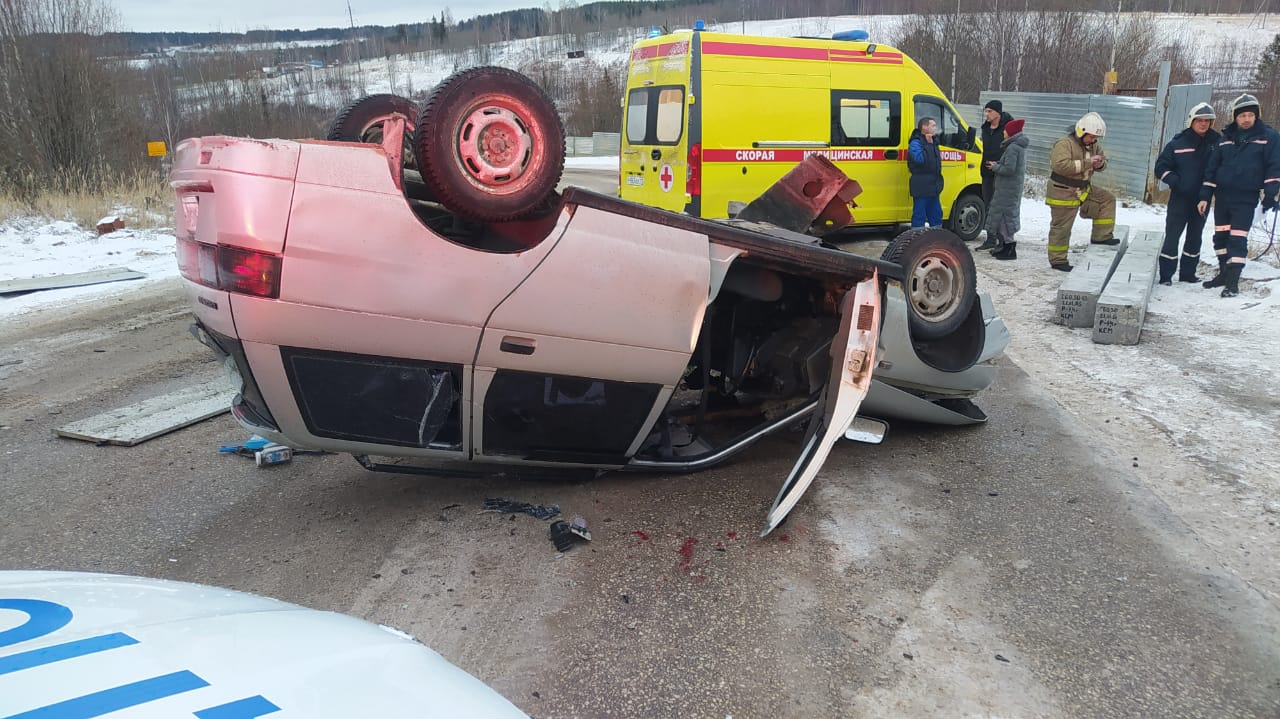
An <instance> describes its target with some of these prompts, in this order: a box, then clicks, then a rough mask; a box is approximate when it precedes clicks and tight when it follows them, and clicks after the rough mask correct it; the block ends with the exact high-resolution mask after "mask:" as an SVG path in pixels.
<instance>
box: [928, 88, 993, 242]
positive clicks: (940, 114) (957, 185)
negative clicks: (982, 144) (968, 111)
mask: <svg viewBox="0 0 1280 719" xmlns="http://www.w3.org/2000/svg"><path fill="white" fill-rule="evenodd" d="M915 112H916V117H932V118H934V119H935V120H937V121H938V135H937V137H936V139H937V142H938V150H939V152H940V154H941V155H942V197H941V201H942V216H943V217H944V218H946V219H948V220H949V219H951V210H952V206H953V205H954V204H955V201H956V197H958V196H959V195H960V192H961V191H962V190H964V189H965V187H967V186H968V184H969V175H970V174H971V173H972V172H973V171H974V170H975V169H976V168H977V166H978V164H979V163H981V162H982V153H981V152H978V151H977V150H976V149H975V147H976V143H974V141H973V139H972V138H971V137H970V135H969V128H967V127H965V124H964V122H963V121H961V120H960V116H959V115H957V114H956V112H955V110H953V109H952V108H951V105H950V104H948V103H947V101H946V100H942V99H940V98H936V97H928V96H925V95H917V96H916V97H915Z"/></svg>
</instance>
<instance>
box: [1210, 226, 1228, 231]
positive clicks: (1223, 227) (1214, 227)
mask: <svg viewBox="0 0 1280 719" xmlns="http://www.w3.org/2000/svg"><path fill="white" fill-rule="evenodd" d="M1229 229H1231V225H1214V226H1213V231H1214V232H1224V231H1226V230H1229Z"/></svg>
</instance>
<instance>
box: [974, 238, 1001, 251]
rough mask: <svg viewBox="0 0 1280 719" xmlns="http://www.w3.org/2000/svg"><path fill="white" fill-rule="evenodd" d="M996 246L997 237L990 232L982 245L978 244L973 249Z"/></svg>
mask: <svg viewBox="0 0 1280 719" xmlns="http://www.w3.org/2000/svg"><path fill="white" fill-rule="evenodd" d="M995 248H996V238H994V237H992V236H991V234H990V233H988V234H987V239H986V241H984V242H983V243H982V244H981V245H978V246H977V247H975V248H973V251H974V252H977V251H978V250H993V249H995Z"/></svg>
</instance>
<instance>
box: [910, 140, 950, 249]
mask: <svg viewBox="0 0 1280 719" xmlns="http://www.w3.org/2000/svg"><path fill="white" fill-rule="evenodd" d="M937 132H938V122H937V121H936V120H934V119H933V118H932V117H922V118H920V120H919V121H918V122H916V129H915V132H912V133H911V142H909V143H907V169H908V170H910V172H911V179H910V185H909V186H908V187H909V188H910V190H911V197H912V208H911V226H912V227H924V225H925V223H926V222H927V223H928V224H929V226H930V227H940V226H941V225H942V202H941V200H940V199H939V197H940V196H941V195H942V154H941V153H940V152H938V143H937V141H936V140H934V135H936V134H937Z"/></svg>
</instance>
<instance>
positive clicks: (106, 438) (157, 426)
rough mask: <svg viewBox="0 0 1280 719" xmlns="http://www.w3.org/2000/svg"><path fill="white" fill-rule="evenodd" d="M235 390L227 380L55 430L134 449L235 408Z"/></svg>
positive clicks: (171, 394) (179, 392)
mask: <svg viewBox="0 0 1280 719" xmlns="http://www.w3.org/2000/svg"><path fill="white" fill-rule="evenodd" d="M234 396H235V391H234V390H232V389H231V387H230V385H229V384H228V382H227V380H226V379H225V378H222V377H219V378H218V379H216V380H211V381H209V382H205V383H203V384H198V385H194V386H192V387H187V388H185V389H180V390H178V391H176V392H170V393H169V394H165V395H160V396H159V397H152V398H151V399H149V400H145V401H143V402H139V403H137V404H131V405H129V406H128V407H121V408H120V409H116V410H112V411H110V412H104V413H102V414H99V415H94V416H93V417H89V418H87V419H82V420H80V421H78V422H72V423H71V424H69V425H67V426H65V427H59V428H57V429H55V430H53V431H54V433H55V434H57V435H58V436H60V437H69V438H71V439H83V440H85V441H86V442H95V443H98V444H116V445H120V446H123V447H131V446H133V445H135V444H138V443H140V442H145V441H147V440H149V439H153V438H155V437H159V436H160V435H162V434H167V433H169V432H172V431H174V430H177V429H182V428H183V427H186V426H188V425H191V424H195V423H196V422H202V421H204V420H206V419H209V418H210V417H216V416H218V415H220V414H222V413H223V412H226V411H228V410H230V409H231V400H232V398H233V397H234Z"/></svg>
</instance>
